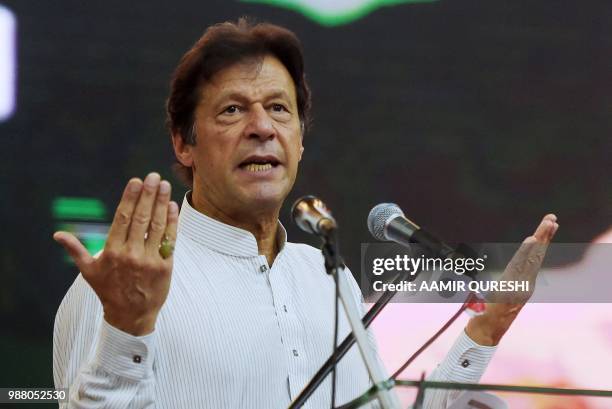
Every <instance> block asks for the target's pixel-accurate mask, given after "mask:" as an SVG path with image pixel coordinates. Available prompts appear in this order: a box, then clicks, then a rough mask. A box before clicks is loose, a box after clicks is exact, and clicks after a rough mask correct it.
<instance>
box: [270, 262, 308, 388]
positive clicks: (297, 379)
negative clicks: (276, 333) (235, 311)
mask: <svg viewBox="0 0 612 409" xmlns="http://www.w3.org/2000/svg"><path fill="white" fill-rule="evenodd" d="M262 257H263V256H262ZM280 257H281V255H280V254H279V256H278V257H277V260H276V262H275V263H274V265H273V266H272V269H269V267H268V263H267V261H266V258H265V257H263V262H262V270H263V271H264V272H265V273H266V274H268V283H269V285H270V289H271V291H272V299H273V302H274V309H275V311H276V317H277V320H278V326H279V329H280V333H281V342H282V344H283V349H284V354H285V357H286V360H287V363H288V366H287V369H288V373H287V379H288V381H289V393H290V398H291V399H293V398H294V397H295V396H297V394H298V393H300V391H301V389H302V388H303V387H304V380H303V379H302V378H303V374H304V373H305V371H306V368H305V365H306V359H307V353H306V352H307V351H306V350H305V344H304V341H303V340H304V337H303V336H301V331H302V330H301V328H302V327H301V324H300V322H299V319H298V314H296V311H295V306H294V305H293V304H292V302H291V301H292V298H293V297H291V290H290V287H289V285H288V280H287V274H289V272H288V271H280V270H278V268H277V267H276V266H278V265H279V264H281V263H279V261H280V260H279V258H280ZM264 263H265V264H264ZM264 266H265V268H264Z"/></svg>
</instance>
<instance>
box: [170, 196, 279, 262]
mask: <svg viewBox="0 0 612 409" xmlns="http://www.w3.org/2000/svg"><path fill="white" fill-rule="evenodd" d="M190 195H191V192H187V194H185V197H184V198H183V204H182V206H181V213H180V215H179V221H178V231H179V234H180V235H182V236H186V237H188V238H189V239H191V240H193V241H195V242H198V243H200V244H203V245H204V246H206V247H209V248H210V249H212V250H214V251H217V252H219V253H224V254H229V255H232V256H239V257H255V256H258V255H259V249H258V248H257V240H256V239H255V236H253V234H252V233H251V232H249V231H247V230H244V229H241V228H238V227H235V226H231V225H229V224H225V223H222V222H220V221H218V220H216V219H213V218H212V217H209V216H206V215H205V214H204V213H201V212H199V211H197V210H196V209H194V208H193V207H192V206H191V204H190V203H189V200H187V197H188V196H190ZM278 227H279V229H278V233H277V236H276V240H277V243H278V248H279V253H280V252H281V251H282V250H283V248H284V247H285V243H286V242H287V231H286V230H285V227H284V226H283V225H282V223H281V222H280V221H278Z"/></svg>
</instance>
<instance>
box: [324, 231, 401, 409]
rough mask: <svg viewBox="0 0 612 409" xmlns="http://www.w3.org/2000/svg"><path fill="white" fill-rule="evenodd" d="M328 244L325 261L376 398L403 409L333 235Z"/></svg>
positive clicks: (391, 408)
mask: <svg viewBox="0 0 612 409" xmlns="http://www.w3.org/2000/svg"><path fill="white" fill-rule="evenodd" d="M324 240H325V241H324V244H323V255H324V257H325V268H326V269H327V272H328V274H332V275H334V276H335V277H336V283H337V286H338V296H339V297H340V300H341V301H342V305H343V307H344V311H345V313H346V317H347V319H348V321H349V324H350V326H351V328H352V330H353V335H354V336H355V341H356V342H357V345H358V346H359V352H360V353H361V358H362V359H363V362H364V364H365V367H366V369H367V371H368V374H369V375H370V379H372V382H373V383H374V387H375V388H376V389H377V392H376V396H377V398H378V400H379V402H380V405H381V407H382V409H400V408H401V404H400V401H399V399H398V397H397V395H396V394H395V392H394V391H393V390H390V389H389V388H388V387H387V376H386V374H385V370H384V368H383V367H382V364H381V362H380V361H379V360H378V357H377V356H376V351H375V350H374V349H373V348H372V346H371V345H370V343H369V339H368V334H367V332H366V329H365V327H364V325H363V322H362V321H361V313H360V311H361V310H360V308H359V307H358V305H357V303H356V302H355V299H354V298H353V294H352V291H351V288H350V286H349V283H348V281H347V279H346V277H345V275H344V274H345V273H344V264H343V263H342V262H341V260H340V256H339V254H338V249H337V242H336V240H335V237H334V235H333V234H332V235H330V236H326V237H325V238H324ZM334 352H335V351H334Z"/></svg>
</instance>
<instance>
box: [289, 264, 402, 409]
mask: <svg viewBox="0 0 612 409" xmlns="http://www.w3.org/2000/svg"><path fill="white" fill-rule="evenodd" d="M407 277H408V272H406V271H402V272H401V273H400V274H398V275H396V276H395V278H394V279H393V280H392V281H391V282H392V283H394V284H397V283H399V282H401V281H403V280H405V279H406V278H407ZM395 294H397V293H396V292H395V291H389V290H387V291H385V292H384V293H383V295H382V296H381V297H380V298H379V299H378V301H376V303H375V304H374V305H373V306H372V308H370V309H369V311H368V312H367V313H366V315H364V317H363V320H362V322H363V325H364V326H365V328H368V327H369V326H370V324H371V323H372V321H374V318H376V317H377V316H378V314H380V312H381V311H382V310H383V308H384V307H385V306H386V305H387V304H388V303H389V301H391V298H393V296H394V295H395ZM353 344H355V336H354V335H353V333H352V332H351V333H350V334H348V335H347V336H346V338H344V340H343V341H342V343H341V344H340V345H338V347H337V348H336V351H335V352H334V354H333V355H332V356H330V357H329V358H328V359H327V361H325V363H324V364H323V365H322V366H321V368H320V369H319V370H318V371H317V373H315V374H314V376H313V377H312V378H311V379H310V382H308V384H307V385H306V386H305V387H304V389H302V392H300V394H299V395H298V396H297V397H296V398H295V399H294V400H293V402H291V405H290V406H289V408H288V409H298V408H301V407H302V406H303V405H304V404H305V403H306V401H307V400H308V398H309V397H310V395H312V394H313V393H314V391H315V390H316V389H317V388H318V387H319V385H320V384H321V383H322V382H323V380H325V378H326V377H327V375H329V373H330V372H331V371H332V367H333V366H334V365H335V364H336V363H337V362H338V361H340V359H342V357H343V356H344V355H346V353H347V352H348V351H349V349H350V348H351V347H352V346H353Z"/></svg>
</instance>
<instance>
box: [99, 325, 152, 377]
mask: <svg viewBox="0 0 612 409" xmlns="http://www.w3.org/2000/svg"><path fill="white" fill-rule="evenodd" d="M155 345H156V336H155V331H153V332H152V333H150V334H148V335H144V336H141V337H136V336H134V335H130V334H128V333H126V332H123V331H121V330H118V329H117V328H115V327H113V326H112V325H110V324H109V323H107V322H106V320H102V328H101V329H100V337H99V338H98V346H97V348H96V353H95V358H94V362H95V363H96V364H97V365H99V366H100V367H101V368H103V369H104V370H106V371H108V372H110V373H113V374H115V375H118V376H121V377H125V378H129V379H133V380H135V381H139V380H143V379H146V378H149V377H151V376H153V358H154V357H155Z"/></svg>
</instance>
